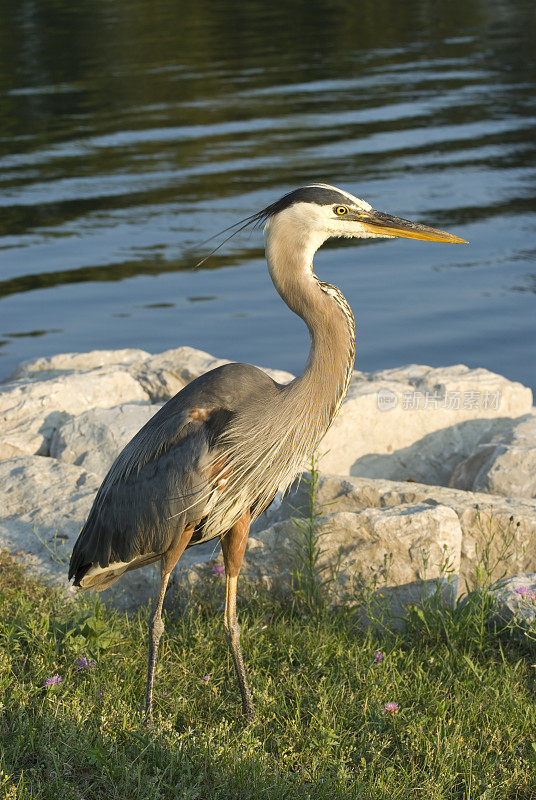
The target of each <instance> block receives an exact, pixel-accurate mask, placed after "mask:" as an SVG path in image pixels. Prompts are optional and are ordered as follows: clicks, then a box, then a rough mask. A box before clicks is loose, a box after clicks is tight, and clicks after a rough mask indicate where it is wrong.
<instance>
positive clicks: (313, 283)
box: [69, 183, 464, 721]
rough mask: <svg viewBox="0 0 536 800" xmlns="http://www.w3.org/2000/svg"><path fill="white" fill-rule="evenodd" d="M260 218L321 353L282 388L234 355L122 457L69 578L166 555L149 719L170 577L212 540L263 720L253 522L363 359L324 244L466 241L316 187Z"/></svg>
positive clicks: (102, 579) (91, 579) (276, 270)
mask: <svg viewBox="0 0 536 800" xmlns="http://www.w3.org/2000/svg"><path fill="white" fill-rule="evenodd" d="M256 223H257V224H262V223H266V224H265V228H264V231H265V236H266V257H267V261H268V270H269V272H270V277H271V279H272V281H273V283H274V285H275V288H276V289H277V291H278V292H279V294H280V295H281V297H282V298H283V300H284V302H285V303H286V304H287V306H288V307H289V308H290V309H291V310H292V311H294V313H295V314H298V316H300V317H301V318H302V319H303V320H304V322H305V324H306V325H307V327H308V329H309V334H310V337H311V349H310V353H309V358H308V360H307V364H306V366H305V369H304V371H303V373H302V374H301V375H300V376H299V377H298V378H295V379H294V380H293V381H291V382H290V383H289V384H287V385H281V384H278V383H275V382H274V381H273V380H272V379H271V378H269V377H268V376H267V375H266V374H265V373H264V372H262V371H261V370H260V369H257V368H256V367H253V366H250V365H249V364H227V365H225V366H222V367H218V368H217V369H214V370H212V371H211V372H208V373H206V374H205V375H202V376H201V377H199V378H197V379H196V380H194V381H192V383H190V384H189V385H188V386H186V387H185V388H184V389H183V390H182V391H180V392H179V393H178V394H177V395H175V397H173V398H172V399H171V400H169V401H168V402H167V403H166V404H165V405H164V406H163V407H162V408H161V409H160V410H159V411H158V412H157V413H156V414H155V416H154V417H152V419H150V420H149V422H147V424H146V425H144V426H143V428H142V429H141V430H140V431H139V432H138V433H137V434H136V435H135V436H134V438H133V439H132V440H131V441H130V442H129V444H127V446H126V447H125V449H124V450H123V451H122V452H121V453H120V455H119V456H118V457H117V459H116V460H115V462H114V463H113V465H112V467H111V469H110V471H109V473H108V475H107V476H106V478H105V479H104V481H103V483H102V486H101V487H100V489H99V491H98V493H97V496H96V498H95V501H94V503H93V507H92V509H91V511H90V514H89V517H88V520H87V522H86V524H85V525H84V528H83V529H82V531H81V533H80V536H79V537H78V540H77V542H76V544H75V546H74V550H73V554H72V557H71V563H70V568H69V578H74V583H75V585H77V586H81V587H82V588H91V589H98V590H100V589H106V588H107V587H108V586H110V584H112V583H113V582H114V581H115V580H117V579H118V578H119V577H120V576H121V575H122V574H123V573H124V572H127V571H128V570H132V569H136V568H137V567H141V566H143V565H145V564H150V563H151V562H154V561H158V560H159V561H161V582H160V590H159V592H158V597H157V600H156V603H155V606H154V611H153V613H152V616H151V620H150V630H149V664H148V669H147V692H146V701H145V713H146V720H147V721H150V719H151V716H152V707H153V683H154V674H155V667H156V658H157V652H158V645H159V641H160V637H161V635H162V632H163V630H164V625H163V622H162V616H161V612H162V603H163V600H164V595H165V592H166V588H167V584H168V580H169V576H170V573H171V571H172V569H173V568H174V566H175V565H176V563H177V561H178V560H179V558H180V556H181V555H182V553H183V552H184V550H185V548H186V547H190V546H191V545H194V544H199V543H200V542H205V541H208V540H209V539H213V538H215V537H219V538H220V541H221V547H222V551H223V558H224V562H225V573H226V593H225V611H224V627H225V634H226V639H227V643H228V645H229V648H230V651H231V654H232V657H233V661H234V665H235V668H236V673H237V675H238V682H239V684H240V691H241V695H242V707H243V712H244V714H245V715H246V717H247V718H248V719H253V718H254V717H255V712H254V708H253V701H252V698H251V693H250V690H249V687H248V682H247V678H246V673H245V669H244V662H243V659H242V652H241V648H240V638H239V634H240V628H239V625H238V621H237V617H236V587H237V578H238V573H239V571H240V567H241V565H242V559H243V556H244V551H245V548H246V541H247V537H248V533H249V526H250V522H251V520H252V519H254V518H255V517H257V516H258V515H259V514H261V513H262V512H263V511H264V510H265V509H266V507H267V506H268V505H269V504H270V503H271V501H272V499H273V497H274V495H275V493H276V492H277V491H278V489H281V490H284V489H285V488H286V487H287V486H288V485H289V484H290V482H291V481H292V479H293V478H294V477H295V476H296V475H297V473H298V472H299V471H300V469H301V468H302V466H303V464H304V461H305V458H306V457H307V456H308V455H310V454H311V452H312V451H313V450H314V449H315V448H316V446H317V445H318V443H319V442H320V440H321V439H322V437H323V436H324V434H325V432H326V430H327V429H328V428H329V426H330V425H331V423H332V421H333V418H334V417H335V415H336V413H337V411H338V410H339V408H340V406H341V404H342V402H343V400H344V397H345V395H346V392H347V390H348V384H349V382H350V377H351V375H352V369H353V364H354V353H355V324H354V318H353V315H352V311H351V309H350V306H349V305H348V303H347V301H346V299H345V298H344V296H343V294H342V293H341V292H340V290H339V289H337V288H336V287H335V286H332V285H331V284H329V283H324V282H323V281H321V280H319V278H317V276H316V275H315V274H314V272H313V269H312V260H313V255H314V253H315V251H316V250H317V249H318V248H319V247H320V245H321V244H323V242H325V241H326V239H328V238H330V237H332V236H346V237H357V238H370V237H394V236H403V237H406V238H410V239H424V240H427V241H433V242H463V241H464V240H463V239H459V238H458V237H457V236H452V235H451V234H449V233H445V232H444V231H440V230H436V229H434V228H429V227H427V226H426V225H419V224H416V223H414V222H409V221H408V220H405V219H400V218H398V217H393V216H390V215H388V214H383V213H381V212H379V211H375V210H374V209H373V208H372V207H371V206H370V205H369V204H368V203H366V202H365V201H364V200H359V199H358V198H357V197H354V196H353V195H351V194H349V193H348V192H345V191H342V190H341V189H337V188H335V187H334V186H328V185H326V184H320V183H319V184H313V185H310V186H304V187H302V188H301V189H296V190H295V191H292V192H289V193H288V194H286V195H285V196H284V197H282V198H281V199H280V200H278V201H277V202H275V203H273V204H272V205H270V206H268V207H267V208H265V209H263V210H262V211H259V212H258V213H256V214H253V215H252V216H250V217H248V218H247V219H246V220H243V222H242V228H244V227H247V226H248V225H252V224H256ZM239 224H240V223H239ZM242 228H241V229H242Z"/></svg>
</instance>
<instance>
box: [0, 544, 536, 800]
mask: <svg viewBox="0 0 536 800" xmlns="http://www.w3.org/2000/svg"><path fill="white" fill-rule="evenodd" d="M244 590H245V592H246V594H248V597H247V601H245V600H244V601H243V602H242V604H241V608H240V616H241V620H242V623H243V625H242V643H243V649H244V654H245V659H246V664H247V668H248V671H249V676H250V683H251V687H252V691H253V696H254V699H255V702H256V707H257V712H258V716H259V722H258V723H257V724H255V725H253V726H250V727H248V726H246V725H245V724H244V723H243V722H242V720H241V718H240V713H239V712H240V702H239V692H238V687H237V683H236V679H235V675H234V672H233V666H232V662H231V659H230V657H229V656H228V654H227V650H226V647H225V643H224V636H223V630H222V622H221V617H222V614H221V596H222V593H223V581H222V580H221V579H218V578H214V579H213V581H212V584H211V585H210V586H209V587H207V590H206V592H205V594H204V595H197V596H192V598H190V602H189V605H188V606H187V608H186V610H185V611H184V612H183V613H179V611H178V605H175V607H174V608H173V607H171V609H170V610H169V611H168V614H167V618H166V633H165V634H164V637H163V639H162V646H161V656H160V659H159V666H158V671H157V681H156V719H155V723H156V724H155V727H154V729H152V730H151V731H146V730H145V729H144V728H143V727H142V725H141V723H140V708H141V705H142V701H143V693H144V679H145V659H146V636H147V617H148V613H147V609H146V608H144V609H141V610H140V612H139V613H138V614H136V615H134V616H131V617H126V616H125V615H122V614H119V613H117V612H115V611H111V610H108V609H106V608H105V607H104V606H103V605H101V604H99V602H98V601H95V600H87V599H83V598H82V599H81V600H80V601H79V602H76V603H74V604H66V603H65V601H64V599H62V597H61V596H60V595H59V594H58V593H55V592H53V591H51V590H50V588H48V587H45V586H43V585H41V584H39V583H38V582H34V581H30V580H28V579H27V578H25V577H24V575H23V573H22V572H21V571H20V569H19V568H18V567H16V566H15V565H14V564H13V563H12V561H11V560H10V559H9V558H8V557H7V556H6V555H4V556H2V558H1V560H0V595H1V600H2V608H3V615H2V616H3V619H2V623H1V627H0V707H1V712H0V713H1V716H0V741H1V743H2V754H1V756H0V770H2V772H1V774H0V797H2V798H10V799H11V798H24V800H30V799H32V798H51V800H52V798H54V800H58V798H59V799H60V800H64V799H65V800H66V799H67V798H77V800H82V798H83V800H96V798H102V799H103V800H104V798H106V800H112V799H113V798H121V800H126V799H127V798H128V800H132V799H133V798H140V800H141V799H143V800H145V798H146V799H147V800H149V799H150V800H159V799H160V798H203V799H205V798H206V800H209V799H210V800H212V798H214V799H215V800H218V799H219V798H233V800H234V799H235V798H269V800H275V798H278V799H279V798H281V800H283V798H284V799H285V800H288V799H289V798H292V799H293V798H315V799H316V798H320V799H322V798H326V799H327V798H329V800H337V799H338V798H374V799H375V800H376V799H379V798H389V800H395V798H434V800H441V798H449V800H450V799H451V798H467V799H468V800H477V798H479V799H480V800H490V799H491V798H500V800H505V798H524V799H525V798H535V797H536V711H535V702H534V700H535V697H534V690H535V674H534V673H535V666H534V660H535V659H534V655H531V652H530V649H528V648H529V647H530V646H531V643H530V642H528V643H526V644H522V643H519V642H516V640H514V639H513V638H511V637H510V638H505V637H502V638H499V637H498V636H497V635H494V634H492V633H490V632H487V631H486V630H484V631H483V630H482V627H481V624H480V615H479V609H478V608H476V607H473V606H472V604H469V605H468V606H466V608H465V609H458V611H456V612H445V611H439V610H437V609H435V610H434V609H433V608H431V607H430V608H428V609H425V610H424V612H423V613H422V614H414V615H413V617H412V621H411V623H410V626H409V629H408V630H407V631H406V633H404V634H403V635H395V634H389V633H381V634H380V633H376V634H374V633H371V632H368V633H364V632H363V631H360V630H359V629H357V628H356V627H355V624H354V623H353V622H352V618H351V616H350V615H348V614H345V613H343V612H340V613H339V612H332V611H330V612H328V611H322V609H317V612H316V613H311V612H310V611H307V610H306V607H305V605H304V604H303V603H300V604H296V605H294V607H293V606H291V605H286V606H281V605H280V604H278V603H276V602H275V601H273V600H271V599H270V598H269V597H267V596H265V595H262V596H261V595H260V594H258V593H256V592H255V591H254V590H253V589H252V588H249V589H248V587H244ZM244 590H243V594H244ZM376 649H381V650H382V651H383V652H384V653H385V657H384V660H383V661H382V662H381V663H378V664H373V663H372V661H373V656H374V651H375V650H376ZM81 654H85V655H88V656H89V655H91V656H93V657H94V658H95V660H96V662H97V665H96V667H95V669H94V670H83V671H77V670H76V668H75V666H74V662H75V659H76V658H77V656H79V655H81ZM55 673H59V674H60V675H61V676H62V678H63V682H62V683H61V684H60V685H57V686H52V687H50V688H47V689H46V688H44V687H43V683H44V681H45V679H46V678H47V677H50V676H52V675H54V674H55ZM205 675H210V680H209V681H208V682H205V681H204V676H205ZM389 701H396V702H397V703H398V704H399V713H398V714H396V715H391V714H389V713H386V712H385V711H382V707H383V706H384V704H385V703H387V702H389Z"/></svg>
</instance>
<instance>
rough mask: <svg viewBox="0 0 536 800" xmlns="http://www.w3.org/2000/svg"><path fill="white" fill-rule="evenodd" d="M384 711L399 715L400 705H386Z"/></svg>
mask: <svg viewBox="0 0 536 800" xmlns="http://www.w3.org/2000/svg"><path fill="white" fill-rule="evenodd" d="M382 711H385V712H386V713H387V714H398V703H393V702H390V703H386V704H385V705H384V707H383V708H382Z"/></svg>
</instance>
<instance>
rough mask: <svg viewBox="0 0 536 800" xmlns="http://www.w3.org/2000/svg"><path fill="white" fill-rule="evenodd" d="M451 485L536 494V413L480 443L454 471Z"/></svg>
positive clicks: (506, 492)
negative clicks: (486, 441)
mask: <svg viewBox="0 0 536 800" xmlns="http://www.w3.org/2000/svg"><path fill="white" fill-rule="evenodd" d="M449 485H450V486H453V487H455V488H457V489H465V490H466V491H476V492H490V493H492V494H503V495H507V496H514V497H536V413H535V412H532V413H530V414H526V415H525V416H523V417H520V418H519V419H516V420H512V424H511V425H510V426H509V427H508V428H506V429H505V430H504V431H502V432H501V433H499V434H498V435H495V436H494V437H493V438H492V439H491V440H490V441H489V442H488V443H480V444H478V445H477V447H476V448H475V449H474V450H473V452H472V453H471V454H470V455H469V456H468V457H467V458H465V459H464V460H463V461H461V462H460V463H459V464H458V465H457V466H456V467H455V469H454V471H453V472H452V475H451V478H450V481H449Z"/></svg>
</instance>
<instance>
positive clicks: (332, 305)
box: [266, 231, 355, 439]
mask: <svg viewBox="0 0 536 800" xmlns="http://www.w3.org/2000/svg"><path fill="white" fill-rule="evenodd" d="M288 240H289V238H288V237H285V236H280V235H279V236H278V235H277V231H274V232H270V233H269V235H268V236H267V242H266V257H267V261H268V268H269V270H270V276H271V278H272V281H273V283H274V285H275V287H276V289H277V291H278V292H279V294H280V295H281V297H282V298H283V300H284V301H285V303H286V304H287V305H288V307H289V308H290V309H291V310H292V311H294V313H295V314H297V315H298V316H299V317H301V318H302V319H303V320H304V322H305V324H306V325H307V327H308V329H309V333H310V336H311V348H310V351H309V357H308V359H307V364H306V366H305V369H304V371H303V373H302V374H301V375H300V376H299V377H298V378H296V379H295V380H294V381H292V383H290V384H289V386H288V387H287V392H286V394H287V401H288V402H289V403H290V404H296V414H297V415H299V414H300V411H301V410H302V409H303V414H304V418H305V414H307V423H308V424H311V423H313V419H312V418H313V416H314V417H315V420H314V422H316V425H315V426H314V427H316V428H317V433H316V436H317V438H318V439H319V438H321V437H322V436H323V434H324V433H325V431H326V430H327V428H328V427H329V426H330V424H331V422H332V420H333V418H334V416H335V415H336V413H337V411H338V410H339V408H340V406H341V404H342V402H343V400H344V398H345V396H346V392H347V391H348V385H349V382H350V378H351V375H352V370H353V364H354V355H355V323H354V318H353V315H352V312H351V310H350V307H349V305H348V303H347V301H346V299H345V298H344V296H343V294H342V293H341V292H340V291H339V289H337V288H336V287H334V286H331V285H330V284H327V283H323V282H322V281H319V279H318V278H317V277H316V275H315V274H314V273H313V271H312V259H313V255H314V253H315V251H316V249H317V248H318V247H319V246H320V244H321V243H322V239H321V238H319V239H318V240H316V241H311V240H310V239H309V238H307V237H304V241H303V242H300V241H299V240H298V242H297V243H296V241H294V242H293V246H292V248H287V247H285V246H284V245H282V244H281V243H282V242H284V241H288ZM296 244H297V246H296Z"/></svg>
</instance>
